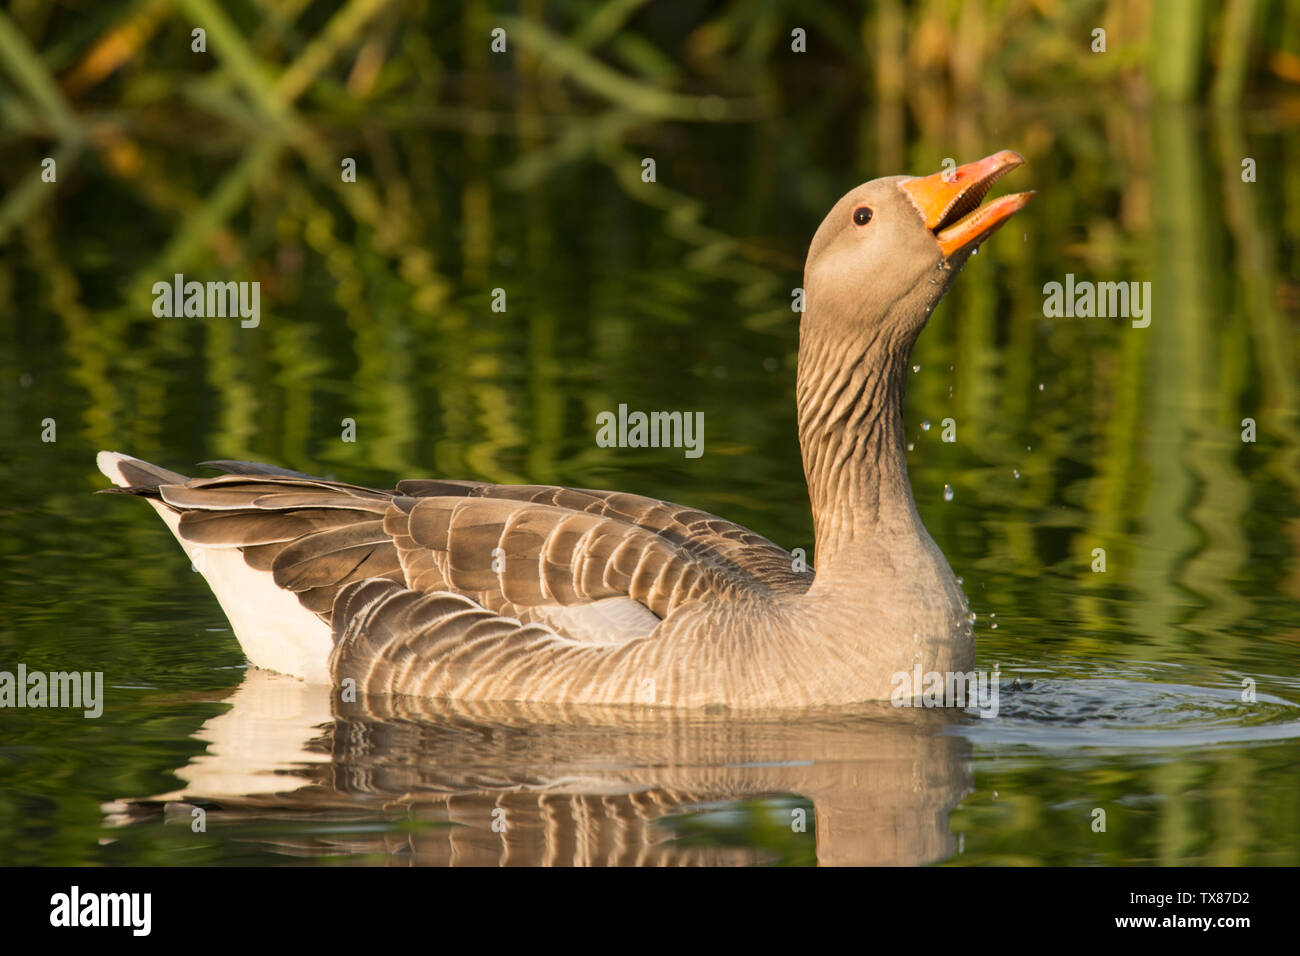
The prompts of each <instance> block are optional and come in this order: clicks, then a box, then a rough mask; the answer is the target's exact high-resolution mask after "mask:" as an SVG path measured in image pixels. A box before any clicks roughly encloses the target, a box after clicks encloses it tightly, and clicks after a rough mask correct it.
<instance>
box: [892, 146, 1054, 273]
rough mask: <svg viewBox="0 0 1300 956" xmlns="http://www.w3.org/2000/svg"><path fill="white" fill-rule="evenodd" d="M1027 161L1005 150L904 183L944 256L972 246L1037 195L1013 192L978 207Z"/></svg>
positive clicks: (904, 188) (906, 191)
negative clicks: (1008, 175)
mask: <svg viewBox="0 0 1300 956" xmlns="http://www.w3.org/2000/svg"><path fill="white" fill-rule="evenodd" d="M1024 161H1025V160H1024V158H1023V157H1022V156H1021V155H1020V154H1019V153H1016V152H1013V151H1012V150H1009V149H1004V150H1002V152H1000V153H994V154H993V155H992V156H987V157H985V158H984V159H981V160H978V161H976V162H973V163H967V164H966V165H965V166H958V167H957V168H956V169H953V170H945V171H944V172H941V173H935V174H934V175H933V176H920V177H917V178H916V179H908V180H905V181H904V182H903V183H902V188H903V191H904V192H905V193H907V195H908V196H909V197H911V200H912V203H913V205H915V206H916V208H917V209H918V210H920V213H921V216H922V218H924V219H925V228H927V229H929V230H930V231H931V232H933V233H934V237H935V239H936V240H938V243H939V248H940V249H941V250H942V251H943V254H944V257H945V258H948V257H950V256H952V255H954V254H956V253H958V252H963V251H965V250H968V249H974V248H975V247H976V246H978V245H979V244H980V243H981V242H983V241H984V240H985V239H987V238H988V237H989V236H991V235H993V233H994V232H996V231H997V229H998V227H999V226H1001V225H1002V224H1003V223H1004V222H1006V221H1007V220H1008V219H1010V218H1011V217H1012V216H1014V215H1015V214H1016V213H1017V212H1019V211H1020V210H1021V209H1023V208H1024V207H1025V204H1026V203H1028V202H1029V200H1031V199H1033V198H1034V194H1033V193H1032V192H1027V193H1012V194H1011V195H1010V196H1003V197H1001V198H1000V199H995V200H993V202H991V203H989V204H988V205H987V206H981V205H980V203H981V202H982V201H983V199H984V197H985V196H986V195H988V191H989V190H990V189H992V188H993V184H994V183H995V182H997V181H998V180H999V179H1001V178H1002V177H1003V176H1005V175H1006V174H1007V173H1009V172H1011V170H1013V169H1015V168H1016V167H1017V166H1019V165H1020V164H1021V163H1023V162H1024Z"/></svg>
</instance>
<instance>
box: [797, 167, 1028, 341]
mask: <svg viewBox="0 0 1300 956" xmlns="http://www.w3.org/2000/svg"><path fill="white" fill-rule="evenodd" d="M1023 162H1024V159H1023V158H1022V157H1021V156H1020V154H1019V153H1016V152H1013V151H1011V150H1002V151H1001V152H998V153H994V154H993V155H992V156H988V157H985V158H984V159H981V160H978V161H977V162H973V163H968V164H966V165H965V166H958V167H956V168H952V169H947V170H943V171H941V172H937V173H934V174H933V175H930V176H886V177H884V178H881V179H873V180H871V181H870V182H867V183H863V184H862V185H861V186H858V187H857V188H856V189H853V190H850V191H849V192H848V193H847V194H845V195H844V196H843V198H841V199H840V201H839V202H837V203H836V204H835V206H834V208H832V209H831V211H830V213H828V214H827V216H826V218H825V219H824V220H823V221H822V224H821V226H820V227H819V228H818V230H817V233H816V235H815V236H814V237H813V241H812V245H811V246H810V247H809V250H808V261H807V266H806V268H805V277H804V288H805V293H806V300H805V305H806V308H805V315H804V321H805V323H808V322H815V323H817V324H818V325H824V324H826V323H830V324H832V325H833V326H836V327H837V329H836V331H838V332H839V333H841V334H844V333H846V332H850V331H854V332H861V331H865V332H867V333H869V334H870V336H871V338H873V339H875V338H877V337H878V336H881V335H882V334H883V337H884V340H885V341H887V342H888V341H893V342H897V344H899V345H900V346H904V347H906V346H910V344H911V342H912V341H914V340H915V337H916V335H917V334H919V332H920V330H921V328H922V327H923V326H924V325H925V321H926V319H927V318H928V317H929V315H930V313H931V312H932V311H933V310H934V307H935V306H936V305H937V304H938V303H939V300H940V299H941V298H943V294H944V293H945V292H946V291H947V289H948V286H949V284H950V283H951V282H952V279H953V276H955V275H956V273H957V271H958V270H959V269H960V268H961V266H962V265H963V264H964V263H965V261H966V259H967V258H968V257H969V256H970V255H971V253H973V252H974V251H975V250H976V249H977V248H978V247H979V245H980V243H982V242H983V241H984V240H985V239H987V238H988V237H989V236H991V235H992V234H993V233H994V232H996V231H997V230H998V228H999V227H1001V226H1002V224H1003V223H1005V222H1006V221H1007V220H1008V219H1010V218H1011V217H1012V216H1013V215H1015V214H1016V213H1017V212H1018V211H1019V210H1020V209H1022V208H1024V206H1025V204H1026V203H1028V202H1029V200H1030V199H1032V198H1033V195H1034V194H1033V193H1032V192H1023V193H1014V194H1012V195H1008V196H1002V197H1001V198H999V199H996V200H994V201H993V202H991V203H989V204H987V205H981V203H983V201H984V197H985V196H987V195H988V192H989V190H990V189H991V188H992V187H993V184H994V183H996V182H997V181H998V180H999V179H1001V178H1002V177H1003V176H1004V175H1006V174H1007V173H1008V172H1010V171H1011V170H1013V169H1015V168H1016V167H1017V166H1019V165H1021V163H1023ZM845 326H847V328H846V327H845ZM854 337H856V336H854Z"/></svg>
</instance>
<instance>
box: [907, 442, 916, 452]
mask: <svg viewBox="0 0 1300 956" xmlns="http://www.w3.org/2000/svg"><path fill="white" fill-rule="evenodd" d="M915 447H916V445H914V444H912V443H911V442H908V443H907V450H908V451H911V450H912V449H913V448H915Z"/></svg>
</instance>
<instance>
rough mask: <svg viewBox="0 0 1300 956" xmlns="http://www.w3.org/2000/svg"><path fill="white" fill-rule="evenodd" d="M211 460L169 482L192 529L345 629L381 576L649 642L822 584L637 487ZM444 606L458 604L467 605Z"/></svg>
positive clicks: (571, 633)
mask: <svg viewBox="0 0 1300 956" xmlns="http://www.w3.org/2000/svg"><path fill="white" fill-rule="evenodd" d="M206 464H209V465H212V466H215V467H219V468H223V469H225V470H226V471H227V472H228V473H227V474H225V475H222V476H219V477H216V478H198V479H190V480H188V481H186V482H184V483H183V484H163V485H161V486H159V488H158V493H159V495H160V496H161V498H162V500H163V501H164V502H166V503H167V504H169V505H170V506H172V507H173V508H175V509H176V510H178V511H179V512H180V515H181V517H180V522H179V533H180V535H181V536H182V537H183V539H185V540H187V541H191V542H193V543H195V544H199V545H205V546H215V547H235V548H239V549H240V550H241V551H242V553H243V555H244V559H245V561H247V562H248V564H249V565H251V566H252V567H254V568H256V569H259V570H265V571H269V572H270V573H271V574H272V575H273V576H274V580H275V583H276V585H277V586H279V587H281V588H283V589H285V590H288V591H291V592H293V593H295V594H296V595H297V597H298V599H299V601H300V602H301V603H302V604H303V605H304V606H305V607H307V608H308V609H309V610H311V611H312V612H314V613H315V614H317V615H318V616H319V617H320V618H321V619H322V620H324V621H325V622H326V623H328V624H330V625H331V627H333V628H334V630H335V635H336V639H338V638H339V637H341V636H342V635H343V634H344V633H345V632H347V630H348V627H349V625H350V624H352V623H353V619H354V618H355V617H356V615H357V614H358V613H359V612H358V611H357V608H358V607H361V606H363V605H357V604H352V603H349V602H347V601H340V597H341V595H342V592H343V591H344V590H345V589H346V588H348V587H349V586H350V585H353V584H357V583H359V582H364V581H368V580H373V579H376V578H378V579H383V580H385V581H388V582H391V583H392V584H394V585H398V586H400V588H399V589H400V590H403V591H409V592H411V593H412V597H411V598H409V599H407V600H413V599H414V598H418V597H422V596H435V595H436V596H442V597H440V598H439V599H440V600H442V598H443V597H447V596H449V595H450V596H456V597H459V598H461V599H464V600H467V601H469V602H470V603H471V604H472V605H473V606H475V607H477V608H479V609H481V610H482V611H484V612H486V613H488V614H489V615H490V616H492V617H494V618H498V619H502V620H505V619H515V620H516V621H517V622H519V623H518V625H516V626H522V625H530V624H531V625H538V626H539V627H541V628H542V629H543V630H546V631H548V632H553V634H554V635H556V636H558V637H560V638H564V639H566V640H568V641H574V642H580V643H596V644H600V643H605V644H608V643H622V642H625V641H628V640H631V639H634V638H637V637H644V636H646V635H648V634H649V633H651V632H652V631H653V630H654V628H655V626H656V625H657V624H658V623H659V621H661V620H662V619H663V618H665V617H667V616H668V615H669V614H671V613H672V612H673V611H674V610H675V609H677V608H678V607H681V606H682V605H684V604H687V603H689V602H692V601H696V600H701V599H706V598H721V597H725V596H734V595H738V594H741V593H753V594H764V593H768V594H770V593H773V592H789V591H803V590H806V589H807V587H808V584H809V583H810V581H811V578H812V575H811V572H798V571H795V570H793V568H792V565H793V561H792V558H791V556H790V555H789V554H788V553H787V552H785V551H784V550H783V549H781V548H779V547H777V546H776V545H775V544H773V543H772V542H770V541H768V540H767V539H766V538H763V537H761V536H760V535H757V534H754V533H753V532H751V531H748V530H747V529H745V528H742V527H741V526H739V525H736V524H734V523H732V522H729V521H724V520H723V519H721V518H718V517H716V516H713V515H709V514H705V513H704V512H700V511H696V510H693V509H689V508H684V507H681V506H678V505H673V504H670V503H668V502H663V501H658V500H655V499H651V498H645V497H641V496H637V495H627V494H621V493H616V492H607V491H592V490H586V489H570V488H560V487H554V486H543V485H492V484H487V483H483V482H472V481H434V480H421V481H403V482H399V484H398V486H397V488H396V489H394V490H393V491H376V490H373V489H368V488H363V487H360V486H357V485H351V484H347V483H344V482H336V481H329V480H325V479H319V478H313V477H310V476H307V475H303V474H299V473H296V472H289V471H286V470H284V469H277V468H273V467H271V466H266V465H259V464H253V463H244V462H231V461H221V462H209V463H206ZM429 606H430V605H427V604H426V605H424V607H425V609H426V610H427V609H428V607H429ZM437 606H438V607H441V608H442V609H443V610H445V611H447V612H448V613H449V614H450V613H452V612H453V610H458V609H459V608H461V607H463V606H464V605H463V604H447V603H446V602H445V601H444V603H443V604H439V605H437ZM426 623H428V622H427V621H426ZM353 633H355V628H354V629H353Z"/></svg>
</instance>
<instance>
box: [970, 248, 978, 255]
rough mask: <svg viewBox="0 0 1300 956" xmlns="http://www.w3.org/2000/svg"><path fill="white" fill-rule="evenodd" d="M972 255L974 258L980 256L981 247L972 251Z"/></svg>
mask: <svg viewBox="0 0 1300 956" xmlns="http://www.w3.org/2000/svg"><path fill="white" fill-rule="evenodd" d="M970 254H971V255H972V256H978V255H979V254H980V247H979V246H976V247H975V248H974V249H972V250H971V251H970Z"/></svg>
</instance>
